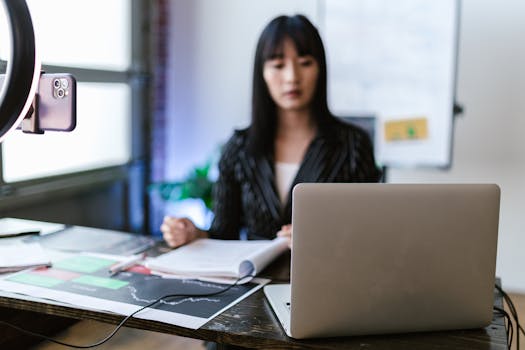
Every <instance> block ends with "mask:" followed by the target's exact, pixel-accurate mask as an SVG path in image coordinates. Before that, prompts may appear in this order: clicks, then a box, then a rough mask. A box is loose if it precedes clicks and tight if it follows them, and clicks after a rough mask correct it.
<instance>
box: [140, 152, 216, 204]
mask: <svg viewBox="0 0 525 350" xmlns="http://www.w3.org/2000/svg"><path fill="white" fill-rule="evenodd" d="M210 168H211V161H208V162H207V163H206V164H204V166H197V167H195V168H194V169H193V170H192V171H191V172H190V174H189V175H188V177H187V178H186V179H184V180H182V181H163V182H156V183H153V184H151V185H150V186H149V190H150V192H157V193H159V195H160V197H161V198H162V199H163V200H165V201H178V200H183V199H187V198H197V199H202V201H203V202H204V204H205V205H206V207H207V208H208V209H210V210H211V209H212V206H213V198H212V191H213V185H214V182H213V181H212V180H211V179H210V178H209V175H210Z"/></svg>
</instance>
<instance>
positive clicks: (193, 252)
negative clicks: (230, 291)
mask: <svg viewBox="0 0 525 350" xmlns="http://www.w3.org/2000/svg"><path fill="white" fill-rule="evenodd" d="M286 249H288V245H287V241H286V239H284V238H275V239H274V240H271V241H226V240H217V239H198V240H196V241H194V242H191V243H190V244H187V245H185V246H182V247H180V248H177V249H175V250H173V251H171V252H169V253H166V254H162V255H160V256H158V257H156V258H152V259H148V261H147V263H146V265H147V266H148V268H150V269H152V270H156V271H160V272H165V273H170V274H175V275H182V276H188V277H199V278H202V277H205V278H206V277H211V278H229V279H237V278H241V277H245V276H250V275H251V276H255V275H257V273H259V272H260V271H261V270H262V269H264V268H265V267H266V266H267V265H268V264H269V263H270V262H272V261H273V260H274V259H275V258H276V257H278V256H279V255H280V254H281V253H282V252H284V251H285V250H286Z"/></svg>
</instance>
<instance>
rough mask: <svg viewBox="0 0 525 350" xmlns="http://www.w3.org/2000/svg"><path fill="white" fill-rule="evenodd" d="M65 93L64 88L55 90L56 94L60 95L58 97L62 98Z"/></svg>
mask: <svg viewBox="0 0 525 350" xmlns="http://www.w3.org/2000/svg"><path fill="white" fill-rule="evenodd" d="M64 95H65V91H64V89H62V88H60V89H58V90H57V96H58V97H60V98H63V97H64Z"/></svg>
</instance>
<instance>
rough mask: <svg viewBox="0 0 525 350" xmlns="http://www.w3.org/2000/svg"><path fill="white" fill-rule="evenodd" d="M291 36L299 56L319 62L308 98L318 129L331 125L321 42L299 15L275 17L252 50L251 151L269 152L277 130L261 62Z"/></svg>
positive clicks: (276, 54)
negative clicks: (310, 57)
mask: <svg viewBox="0 0 525 350" xmlns="http://www.w3.org/2000/svg"><path fill="white" fill-rule="evenodd" d="M286 38H289V39H291V41H292V42H293V44H294V45H295V48H296V50H297V52H298V54H299V55H300V56H305V55H311V56H312V57H313V58H314V59H315V60H316V61H317V64H318V65H319V74H318V78H317V84H316V88H315V92H314V95H313V97H312V103H311V109H312V117H313V118H314V122H315V123H316V126H317V128H318V130H321V131H322V130H323V129H326V128H328V127H330V126H331V125H333V124H334V122H335V120H336V119H335V118H334V117H333V115H332V114H331V113H330V111H329V109H328V103H327V97H326V75H327V73H326V57H325V51H324V46H323V42H322V40H321V36H320V35H319V32H318V31H317V29H316V28H315V27H314V25H313V24H312V23H311V22H310V21H309V20H308V19H307V18H306V17H305V16H303V15H295V16H279V17H277V18H274V19H273V20H272V21H271V22H270V23H268V25H267V26H266V27H265V28H264V30H263V32H262V33H261V36H260V37H259V41H258V42H257V48H256V51H255V60H254V67H253V88H252V120H251V125H250V128H249V134H248V135H249V141H248V146H249V149H250V151H251V152H252V153H254V154H258V155H261V154H273V151H274V140H275V136H276V131H277V106H276V104H275V102H274V101H273V99H272V97H271V96H270V92H269V91H268V87H267V85H266V82H265V81H264V77H263V67H264V63H265V62H266V61H267V60H269V59H272V58H274V57H276V56H278V55H279V54H281V53H282V50H283V42H284V40H285V39H286Z"/></svg>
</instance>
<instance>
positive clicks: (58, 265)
mask: <svg viewBox="0 0 525 350" xmlns="http://www.w3.org/2000/svg"><path fill="white" fill-rule="evenodd" d="M118 261H119V260H117V259H113V258H109V257H108V258H106V257H103V256H98V255H86V254H77V255H74V256H70V257H69V258H65V259H63V260H59V261H53V267H50V268H38V269H31V270H24V271H21V272H18V273H14V274H10V275H6V276H3V277H2V278H0V290H1V291H2V293H6V292H11V293H17V294H18V295H20V297H21V298H26V297H28V296H29V297H33V298H45V301H44V302H47V301H49V300H54V301H59V302H61V303H67V304H70V305H71V306H74V307H77V308H83V309H90V310H101V311H109V312H114V313H117V314H120V315H129V314H131V313H133V312H134V311H136V310H138V309H140V308H142V307H143V306H145V305H148V304H149V303H151V302H153V301H155V300H157V299H159V298H160V297H162V296H165V295H170V294H171V295H172V294H180V295H181V296H180V297H170V298H164V299H162V301H160V302H158V303H156V304H155V305H154V306H152V307H149V308H147V309H145V310H143V311H141V312H139V313H137V314H136V315H135V316H133V317H136V318H142V319H148V320H155V321H160V322H165V323H170V324H174V325H177V326H181V327H187V328H191V329H197V328H199V327H201V326H202V325H204V324H205V323H206V322H208V321H209V320H211V319H212V318H214V317H215V316H217V315H219V314H220V313H222V312H223V311H224V310H226V309H227V308H229V307H231V306H232V305H234V304H236V303H238V302H239V301H241V300H242V299H244V298H246V297H247V296H249V295H251V294H252V293H254V292H255V291H257V290H259V289H260V288H261V287H262V286H264V284H266V283H268V282H269V280H265V279H253V280H251V281H250V282H249V283H246V284H243V285H235V286H229V285H227V284H219V283H213V282H205V281H199V280H195V279H176V278H163V277H161V276H157V275H152V274H150V273H148V272H147V271H145V270H147V269H144V271H143V273H137V272H131V271H124V272H121V273H119V274H117V275H115V276H113V277H112V276H110V274H109V273H108V270H109V268H110V267H111V266H113V265H114V264H116V263H118ZM228 287H229V289H228V290H227V291H225V292H224V293H219V294H214V295H207V294H210V293H216V292H220V291H221V290H224V289H226V288H228ZM17 294H14V295H15V297H16V295H17ZM12 297H13V296H12Z"/></svg>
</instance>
